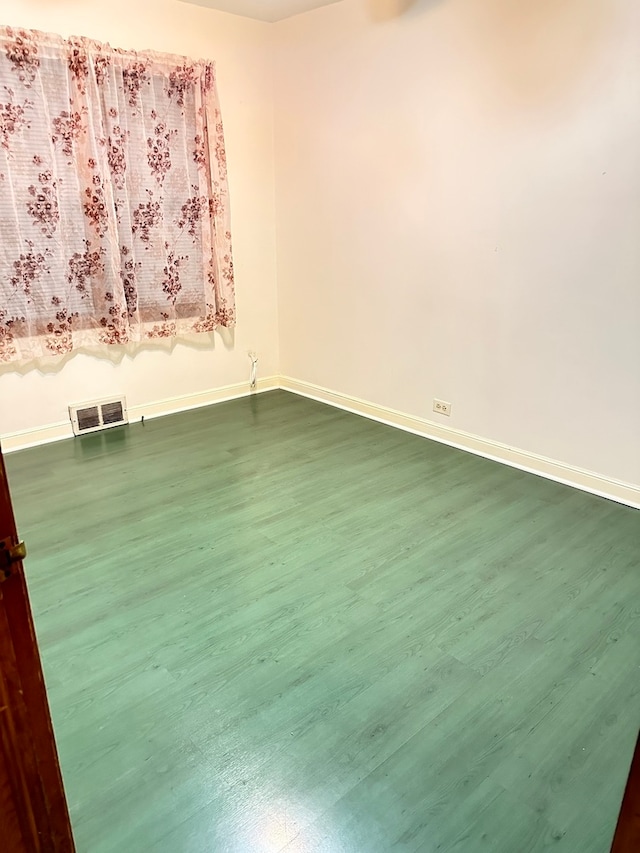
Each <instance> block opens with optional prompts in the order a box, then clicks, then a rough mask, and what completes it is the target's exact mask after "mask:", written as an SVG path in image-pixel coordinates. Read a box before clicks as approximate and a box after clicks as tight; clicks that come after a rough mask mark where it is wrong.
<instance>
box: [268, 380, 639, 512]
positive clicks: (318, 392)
mask: <svg viewBox="0 0 640 853" xmlns="http://www.w3.org/2000/svg"><path fill="white" fill-rule="evenodd" d="M280 387H281V388H283V389H284V390H285V391H291V392H292V393H294V394H299V395H300V396H302V397H309V398H310V399H312V400H318V401H319V402H321V403H328V404H329V405H331V406H335V407H336V408H338V409H344V410H345V411H347V412H353V413H354V414H356V415H362V416H363V417H365V418H370V419H371V420H374V421H378V422H379V423H383V424H386V425H387V426H393V427H397V428H398V429H402V430H405V431H406V432H411V433H414V434H415V435H420V436H423V437H424V438H430V439H433V440H434V441H439V442H441V443H442V444H448V445H449V446H450V447H456V448H458V449H459V450H466V451H468V452H470V453H475V454H476V455H477V456H483V457H485V458H486V459H492V460H494V461H495V462H502V463H504V464H505V465H510V466H511V467H512V468H518V469H520V470H521V471H527V472H529V473H530V474H537V475H538V476H540V477H546V478H547V479H549V480H555V481H556V482H558V483H564V484H565V485H567V486H573V487H574V488H576V489H581V490H582V491H584V492H590V493H591V494H594V495H598V496H600V497H603V498H608V499H610V500H613V501H616V502H618V503H621V504H625V505H626V506H630V507H633V508H634V509H640V488H639V487H637V486H634V485H632V484H631V483H625V482H622V481H620V480H614V479H612V478H609V477H604V476H602V475H600V474H595V473H594V472H592V471H587V470H584V469H582V468H576V467H575V466H573V465H567V464H565V463H563V462H558V461H556V460H554V459H548V458H546V457H545V456H540V455H538V454H536V453H529V452H528V451H526V450H520V449H518V448H515V447H510V446H509V445H506V444H502V443H500V442H497V441H491V440H490V439H486V438H481V437H480V436H478V435H473V434H472V433H468V432H463V431H462V430H458V429H453V428H451V427H445V426H441V425H440V424H437V423H434V422H433V421H429V420H427V419H426V418H418V417H413V416H412V415H407V414H405V413H403V412H398V411H396V410H395V409H389V408H387V407H386V406H378V405H376V404H375V403H370V402H368V401H367V400H361V399H359V398H358V397H351V396H349V395H347V394H341V393H339V392H337V391H331V390H330V389H328V388H323V387H322V386H320V385H314V384H313V383H311V382H303V381H301V380H299V379H293V378H292V377H289V376H281V377H280Z"/></svg>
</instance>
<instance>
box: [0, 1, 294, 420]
mask: <svg viewBox="0 0 640 853" xmlns="http://www.w3.org/2000/svg"><path fill="white" fill-rule="evenodd" d="M0 23H3V24H9V25H13V26H23V27H32V28H35V29H41V30H48V31H51V32H56V33H60V34H61V35H71V34H76V35H85V36H90V37H93V38H96V39H99V40H102V41H109V42H110V43H111V44H112V45H114V46H115V47H125V48H127V47H129V48H131V47H132V48H138V49H143V48H153V49H156V50H164V51H169V52H173V53H183V54H187V55H191V56H202V57H210V58H213V59H214V60H215V61H216V67H217V75H218V91H219V95H220V100H221V105H222V113H223V119H224V125H225V135H226V142H227V150H228V161H229V186H230V198H231V216H232V227H233V234H234V252H235V257H234V260H235V269H236V277H237V289H238V295H237V304H238V318H239V320H238V328H237V329H236V333H235V343H234V345H233V347H229V346H228V345H225V343H224V342H223V340H222V338H221V337H220V336H219V335H218V334H216V335H211V336H207V335H199V336H196V337H195V339H194V343H192V344H191V345H186V344H179V345H177V346H175V348H174V349H173V351H171V352H169V351H158V350H153V349H146V350H142V351H138V352H137V354H136V355H135V357H131V356H129V355H124V354H123V353H122V352H121V351H120V352H118V349H117V348H113V347H111V348H108V349H105V352H104V354H103V356H102V357H98V356H94V355H91V356H89V355H82V354H79V355H74V356H73V357H72V358H70V359H69V360H67V361H66V362H65V363H64V364H63V365H62V366H57V367H51V366H50V365H48V366H47V368H46V371H41V370H29V371H28V372H24V373H21V372H18V371H16V369H15V368H14V367H12V368H7V367H0V399H2V404H1V405H0V434H2V435H6V434H8V433H12V432H17V431H19V430H32V429H36V428H38V427H42V426H47V425H49V424H53V423H57V422H66V423H68V422H69V420H68V413H67V405H68V404H69V403H73V402H81V401H83V400H91V399H95V398H100V397H104V396H109V395H111V394H119V393H124V394H126V395H127V400H128V403H129V405H130V406H143V405H146V404H150V403H155V402H157V401H162V400H167V399H171V398H174V397H177V396H182V395H186V394H199V393H202V392H205V391H208V390H210V389H215V388H218V387H220V386H225V385H228V384H232V383H236V382H246V383H247V384H248V379H249V368H250V361H249V358H248V356H247V351H248V350H256V351H257V352H258V355H259V371H260V375H262V376H267V375H269V374H275V373H276V372H277V369H278V327H277V307H276V270H275V233H274V185H273V122H272V80H271V54H270V44H269V39H270V30H269V26H270V25H269V24H265V23H260V22H257V21H250V20H248V19H246V18H239V17H237V16H235V15H227V14H223V13H220V12H214V11H210V10H207V9H202V8H198V7H196V6H190V5H187V4H184V3H180V2H178V0H108V2H104V0H2V3H1V6H0ZM114 359H115V361H114ZM7 400H11V405H10V406H9V405H7V404H6V402H5V401H7Z"/></svg>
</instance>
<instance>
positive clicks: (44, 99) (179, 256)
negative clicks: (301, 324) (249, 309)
mask: <svg viewBox="0 0 640 853" xmlns="http://www.w3.org/2000/svg"><path fill="white" fill-rule="evenodd" d="M234 324H235V298H234V281H233V260H232V253H231V233H230V225H229V202H228V190H227V175H226V157H225V147H224V135H223V129H222V120H221V117H220V109H219V105H218V97H217V93H216V87H215V77H214V68H213V65H212V64H211V63H207V62H195V61H191V60H189V59H185V58H184V57H179V56H170V55H165V54H157V53H153V52H144V53H136V52H133V51H123V50H115V49H113V48H111V47H110V46H109V45H106V44H99V43H97V42H94V41H90V40H88V39H84V38H71V39H62V38H60V37H57V36H52V35H48V34H44V33H39V32H35V31H25V30H16V29H11V28H9V27H2V28H0V361H5V362H10V361H18V360H26V359H32V358H38V357H40V356H42V355H48V354H60V353H66V352H69V351H71V350H72V349H74V348H76V347H79V346H91V345H95V344H122V343H129V342H136V341H144V340H150V339H157V338H165V337H172V336H175V335H179V334H184V333H188V332H206V331H212V330H213V329H214V328H216V326H219V325H221V326H233V325H234Z"/></svg>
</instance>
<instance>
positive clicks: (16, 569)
mask: <svg viewBox="0 0 640 853" xmlns="http://www.w3.org/2000/svg"><path fill="white" fill-rule="evenodd" d="M17 544H18V537H17V533H16V526H15V520H14V516H13V509H12V507H11V497H10V495H9V487H8V484H7V476H6V471H5V467H4V461H3V459H2V452H1V451H0V839H1V841H0V846H1V847H2V849H3V850H6V851H7V853H73V851H74V845H73V838H72V835H71V825H70V823H69V813H68V811H67V803H66V800H65V796H64V789H63V787H62V776H61V775H60V766H59V764H58V754H57V751H56V745H55V741H54V737H53V728H52V726H51V717H50V716H49V706H48V703H47V696H46V692H45V687H44V680H43V678H42V669H41V667H40V656H39V654H38V645H37V642H36V635H35V632H34V629H33V620H32V618H31V608H30V606H29V597H28V594H27V586H26V583H25V578H24V571H23V566H22V561H21V560H20V559H19V558H18V556H19V552H17V551H16V550H15V546H16V545H17Z"/></svg>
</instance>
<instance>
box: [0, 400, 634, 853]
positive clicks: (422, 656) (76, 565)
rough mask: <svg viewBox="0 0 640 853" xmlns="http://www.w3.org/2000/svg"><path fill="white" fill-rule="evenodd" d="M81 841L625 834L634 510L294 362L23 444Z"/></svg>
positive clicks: (514, 845)
mask: <svg viewBox="0 0 640 853" xmlns="http://www.w3.org/2000/svg"><path fill="white" fill-rule="evenodd" d="M7 467H8V470H9V476H10V482H11V487H12V491H13V497H14V504H15V510H16V515H17V519H18V524H19V527H20V531H21V535H22V536H23V537H24V538H25V539H26V541H27V544H28V547H29V558H28V560H27V563H26V571H27V578H28V582H29V587H30V591H31V597H32V604H33V609H34V614H35V621H36V628H37V632H38V636H39V640H40V644H41V652H42V658H43V665H44V670H45V675H46V680H47V685H48V690H49V698H50V703H51V708H52V715H53V720H54V726H55V730H56V735H57V739H58V745H59V751H60V757H61V764H62V770H63V774H64V779H65V784H66V788H67V793H68V797H69V804H70V810H71V816H72V822H73V825H74V831H75V835H76V840H77V845H78V851H79V853H146V851H149V853H205V851H212V853H299V852H300V851H304V853H352V851H353V853H355V851H357V853H386V851H407V853H409V851H429V852H430V851H433V853H435V851H438V853H446V851H458V852H459V851H462V852H463V853H476V851H487V853H539V851H546V850H557V851H560V853H606V851H608V849H609V845H610V843H611V838H612V836H613V832H614V828H615V823H616V818H617V814H618V810H619V807H620V802H621V799H622V794H623V790H624V786H625V782H626V777H627V772H628V769H629V764H630V761H631V756H632V753H633V747H634V743H635V740H636V736H637V732H638V727H639V725H640V680H639V677H638V676H639V673H640V566H639V558H638V554H639V553H640V549H639V545H640V515H639V514H638V512H637V511H635V510H632V509H629V508H626V507H624V506H620V505H617V504H615V503H612V502H610V501H607V500H604V499H602V498H598V497H595V496H592V495H588V494H585V493H582V492H579V491H576V490H574V489H571V488H569V487H567V486H563V485H560V484H557V483H552V482H549V481H547V480H543V479H541V478H539V477H536V476H534V475H531V474H526V473H524V472H521V471H517V470H514V469H510V468H507V467H505V466H502V465H500V464H498V463H494V462H491V461H488V460H485V459H481V458H478V457H474V456H472V455H469V454H466V453H464V452H462V451H458V450H455V449H452V448H449V447H445V446H443V445H439V444H437V443H434V442H431V441H428V440H425V439H422V438H419V437H417V436H413V435H410V434H407V433H403V432H400V431H398V430H394V429H392V428H390V427H385V426H383V425H380V424H377V423H374V422H371V421H368V420H365V419H363V418H360V417H358V416H356V415H352V414H348V413H345V412H342V411H339V410H336V409H333V408H330V407H328V406H325V405H323V404H320V403H316V402H313V401H310V400H306V399H303V398H300V397H297V396H294V395H292V394H288V393H286V392H284V391H275V392H269V393H266V394H261V395H258V396H254V397H251V398H245V399H241V400H236V401H232V402H228V403H223V404H219V405H216V406H212V407H210V408H206V409H200V410H196V411H191V412H186V413H183V414H179V415H173V416H170V417H165V418H161V419H157V420H152V421H147V422H146V423H145V424H144V425H142V424H134V425H130V426H127V427H118V428H114V429H112V430H109V431H106V432H103V433H98V434H94V435H87V436H84V437H82V438H79V439H75V440H72V441H65V442H60V443H57V444H52V445H47V446H43V447H39V448H33V449H30V450H26V451H21V452H18V453H14V454H11V455H9V456H8V457H7Z"/></svg>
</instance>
